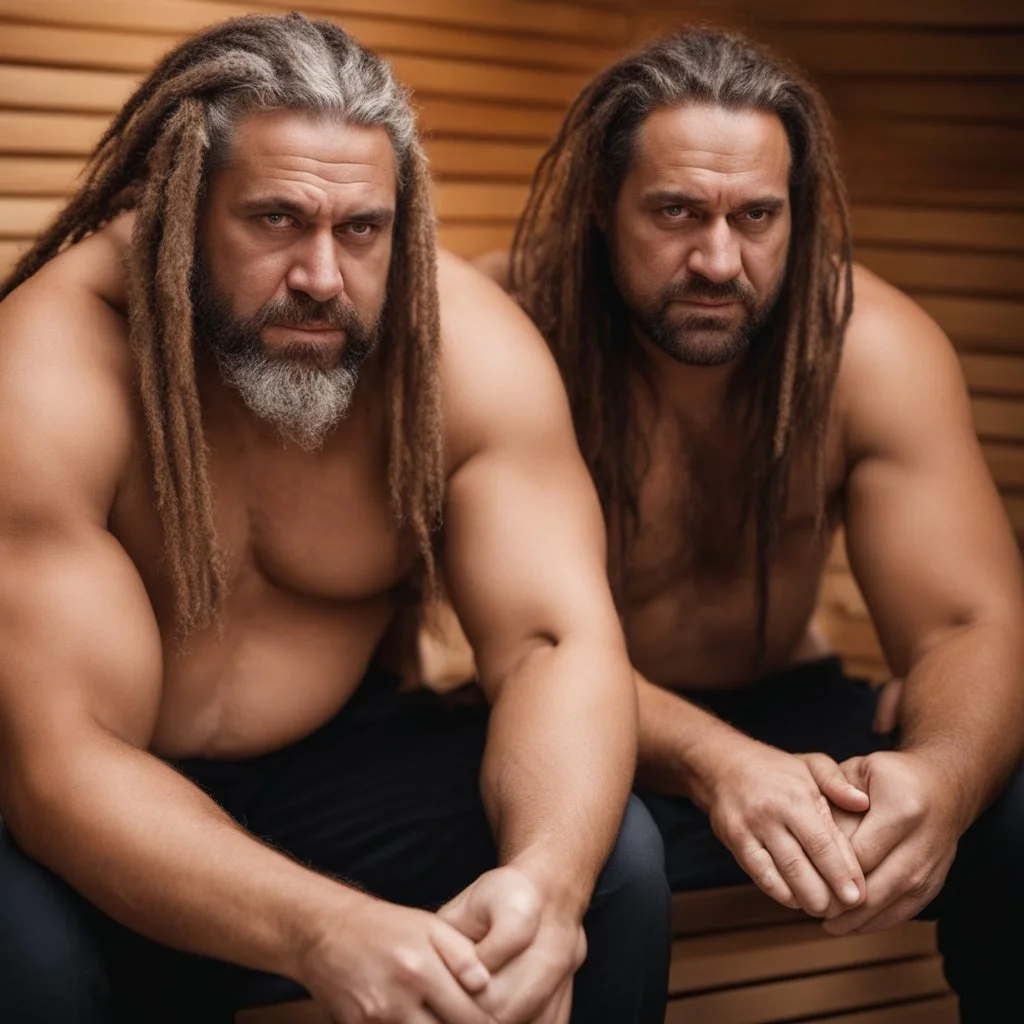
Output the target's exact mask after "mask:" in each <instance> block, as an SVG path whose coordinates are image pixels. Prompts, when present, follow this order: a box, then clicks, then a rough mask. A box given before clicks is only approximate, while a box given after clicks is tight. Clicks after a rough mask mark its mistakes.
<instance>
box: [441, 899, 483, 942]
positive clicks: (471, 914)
mask: <svg viewBox="0 0 1024 1024" xmlns="http://www.w3.org/2000/svg"><path fill="white" fill-rule="evenodd" d="M472 896H473V889H472V886H471V887H470V888H469V889H463V890H462V892H460V893H459V894H458V895H457V896H454V897H452V899H450V900H449V901H448V902H447V903H446V904H445V905H444V906H443V907H441V909H440V910H438V912H437V916H438V917H439V918H441V920H442V921H444V922H445V923H446V924H450V925H451V926H452V927H453V928H456V929H458V930H459V931H460V932H462V934H463V935H465V936H466V938H467V939H470V940H471V941H473V942H479V941H480V940H481V939H482V938H483V937H484V936H485V935H486V934H487V933H488V932H489V931H490V930H491V917H490V911H489V908H488V906H487V903H486V901H484V900H474V899H473V898H472Z"/></svg>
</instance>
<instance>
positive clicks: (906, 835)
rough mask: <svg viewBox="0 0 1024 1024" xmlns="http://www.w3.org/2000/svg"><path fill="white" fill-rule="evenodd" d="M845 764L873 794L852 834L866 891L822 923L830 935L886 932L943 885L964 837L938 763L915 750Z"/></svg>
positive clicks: (911, 913)
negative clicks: (863, 896)
mask: <svg viewBox="0 0 1024 1024" xmlns="http://www.w3.org/2000/svg"><path fill="white" fill-rule="evenodd" d="M842 768H843V771H844V772H845V773H846V775H847V777H848V778H850V779H851V780H852V781H854V782H855V783H856V784H857V785H860V786H863V787H864V788H865V789H866V790H867V792H868V795H869V797H870V799H871V806H870V809H869V810H868V811H867V813H866V814H864V815H863V817H862V818H861V820H860V821H859V822H856V827H855V828H854V829H853V831H852V833H851V836H850V842H851V844H852V845H853V850H854V853H856V855H857V859H858V860H859V861H860V863H861V866H862V867H863V869H864V874H865V876H866V881H867V898H866V899H865V901H864V903H863V904H862V905H861V906H859V907H856V908H854V909H852V910H847V911H845V912H844V913H842V914H839V915H838V916H837V917H835V918H834V919H832V920H830V921H827V922H825V924H824V927H825V930H826V931H828V932H830V933H831V934H832V935H847V934H849V933H850V932H854V931H856V932H862V933H866V932H873V931H880V930H881V929H883V928H888V927H889V926H890V925H894V924H898V923H900V922H901V921H909V920H910V919H911V918H912V917H914V916H915V915H916V914H917V913H918V912H919V911H921V910H922V909H923V908H924V907H925V906H927V904H928V903H930V902H931V900H932V899H933V898H934V897H935V896H936V895H937V894H938V892H939V890H940V889H941V888H942V886H943V884H944V882H945V880H946V874H947V872H948V871H949V868H950V865H951V864H952V863H953V857H954V856H955V854H956V844H957V840H958V838H959V832H958V830H957V827H956V824H955V820H956V819H955V814H954V807H953V803H952V800H951V799H950V795H949V794H948V792H946V789H945V787H943V785H942V781H941V778H940V776H939V774H938V773H937V771H936V770H935V768H934V766H933V765H931V764H929V763H928V762H927V761H926V760H924V759H923V758H921V757H920V756H919V755H916V754H914V753H912V752H910V751H902V750H897V751H879V752H878V753H874V754H869V755H868V756H866V757H854V758H851V759H850V760H849V761H844V762H843V764H842ZM852 823H853V822H852V821H851V822H849V824H852Z"/></svg>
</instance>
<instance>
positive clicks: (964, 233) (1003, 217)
mask: <svg viewBox="0 0 1024 1024" xmlns="http://www.w3.org/2000/svg"><path fill="white" fill-rule="evenodd" d="M850 216H851V221H852V223H853V233H854V237H855V238H856V239H857V241H858V242H859V243H861V244H865V243H871V244H878V243H883V242H892V243H902V244H906V245H922V246H935V247H938V248H953V249H979V250H988V251H993V252H996V251H998V252H1017V253H1024V213H1022V212H1017V211H1013V210H1001V211H998V212H993V211H988V210H957V209H943V208H938V207H914V206H896V205H884V206H881V205H880V206H873V205H854V206H853V207H852V209H851V211H850Z"/></svg>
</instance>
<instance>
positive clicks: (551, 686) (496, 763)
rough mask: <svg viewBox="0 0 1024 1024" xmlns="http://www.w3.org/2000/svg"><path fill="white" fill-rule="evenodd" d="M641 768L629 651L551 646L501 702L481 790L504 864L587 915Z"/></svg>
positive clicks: (511, 683)
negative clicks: (521, 869) (533, 876)
mask: <svg viewBox="0 0 1024 1024" xmlns="http://www.w3.org/2000/svg"><path fill="white" fill-rule="evenodd" d="M635 765H636V699H635V696H634V693H633V689H632V687H631V686H630V685H629V670H628V661H627V659H626V657H625V653H624V651H623V650H622V648H621V647H620V646H617V645H606V646H601V645H598V644H595V643H592V642H590V643H588V642H586V641H585V640H583V639H580V640H577V641H572V640H567V641H563V642H562V643H560V644H557V645H551V644H544V645H543V646H542V647H538V648H537V649H536V650H535V651H533V652H532V653H531V654H529V655H528V656H527V657H525V658H524V659H523V660H522V661H521V662H520V664H519V665H517V667H516V668H515V669H514V670H513V671H512V673H510V675H509V676H508V677H507V678H506V679H505V680H503V682H502V685H501V687H500V689H499V690H498V692H497V695H496V697H495V699H494V702H493V711H492V714H491V722H490V727H489V731H488V739H487V750H486V754H485V757H484V763H483V770H482V777H481V786H482V793H483V798H484V803H485V806H486V808H487V812H488V816H489V817H490V820H491V823H492V826H493V828H494V832H495V837H496V840H497V843H498V850H499V856H500V859H501V862H502V863H518V864H521V865H523V866H525V867H527V868H528V869H529V870H531V871H533V872H535V873H540V874H541V875H543V876H544V881H545V882H549V883H551V884H552V885H553V886H554V887H555V888H557V889H559V890H560V891H561V893H562V895H563V896H564V898H565V899H566V900H567V901H568V903H569V905H571V906H572V908H573V909H574V911H576V912H578V913H579V915H580V916H582V913H583V911H584V910H585V909H586V906H587V905H588V903H589V901H590V896H591V894H592V891H593V886H594V883H595V881H596V879H597V875H598V873H599V872H600V870H601V868H602V866H603V865H604V862H605V860H606V859H607V856H608V854H609V852H610V850H611V848H612V845H613V843H614V841H615V838H616V835H617V834H618V829H619V826H620V824H621V821H622V814H623V810H624V808H625V803H626V799H627V798H628V795H629V791H630V788H631V786H632V782H633V773H634V769H635Z"/></svg>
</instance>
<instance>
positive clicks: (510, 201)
mask: <svg viewBox="0 0 1024 1024" xmlns="http://www.w3.org/2000/svg"><path fill="white" fill-rule="evenodd" d="M528 192H529V189H528V188H527V186H525V185H500V184H492V183H490V182H486V183H481V182H470V181H459V182H452V181H443V182H438V183H437V184H436V185H435V186H434V209H435V210H436V211H437V216H438V217H439V218H440V220H441V221H443V222H445V223H448V224H451V223H453V222H456V221H465V220H486V221H510V222H512V223H515V221H516V220H517V219H518V217H519V213H520V211H521V210H522V208H523V204H524V203H525V202H526V196H527V194H528Z"/></svg>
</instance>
